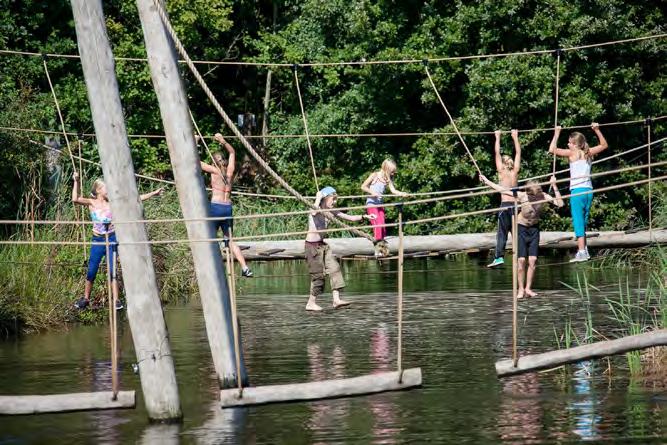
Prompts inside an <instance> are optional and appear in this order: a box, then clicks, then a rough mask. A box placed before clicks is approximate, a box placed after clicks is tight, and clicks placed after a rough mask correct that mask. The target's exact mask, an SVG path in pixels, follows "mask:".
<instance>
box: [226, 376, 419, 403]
mask: <svg viewBox="0 0 667 445" xmlns="http://www.w3.org/2000/svg"><path fill="white" fill-rule="evenodd" d="M398 379H399V373H398V371H392V372H383V373H379V374H369V375H364V376H360V377H352V378H349V379H338V380H324V381H319V382H309V383H296V384H288V385H270V386H257V387H249V388H244V389H243V396H242V397H240V398H239V390H238V389H225V390H222V391H220V404H221V405H222V407H223V408H230V407H234V406H248V405H263V404H267V403H281V402H298V401H306V400H319V399H333V398H338V397H349V396H359V395H364V394H374V393H378V392H385V391H399V390H403V389H409V388H416V387H419V386H421V384H422V372H421V368H411V369H405V370H404V371H403V379H402V381H401V382H399V381H398Z"/></svg>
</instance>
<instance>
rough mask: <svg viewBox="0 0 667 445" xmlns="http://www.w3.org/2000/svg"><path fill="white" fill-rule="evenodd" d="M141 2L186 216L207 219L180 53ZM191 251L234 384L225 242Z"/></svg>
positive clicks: (223, 380)
mask: <svg viewBox="0 0 667 445" xmlns="http://www.w3.org/2000/svg"><path fill="white" fill-rule="evenodd" d="M137 7H138V8H139V17H140V19H141V26H142V28H143V32H144V40H145V42H146V52H147V54H148V64H149V65H150V69H151V77H152V79H153V86H154V88H155V92H156V93H157V98H158V101H159V103H160V114H161V116H162V121H163V123H164V131H165V134H166V136H167V147H168V148H169V156H170V158H171V166H172V169H173V172H174V178H175V179H176V189H177V191H178V197H179V200H180V204H181V209H182V211H183V217H184V218H186V219H190V220H193V219H200V218H206V217H208V207H209V203H208V197H207V195H206V189H205V187H204V182H203V180H202V175H201V169H200V165H199V155H198V153H197V148H196V146H195V139H194V134H193V129H192V123H191V121H190V116H189V108H188V102H187V96H186V94H185V89H184V88H183V84H182V81H181V76H180V73H179V71H178V63H177V59H176V53H175V51H174V48H173V44H172V41H171V39H170V38H169V35H168V34H167V32H166V30H165V28H164V25H163V24H162V21H161V20H160V16H159V14H158V12H157V10H156V8H155V5H154V4H153V2H152V0H137ZM186 229H187V232H188V237H189V238H190V239H192V240H196V239H210V238H215V232H214V229H213V225H212V224H211V223H210V222H209V221H189V222H187V223H186ZM190 250H191V251H192V257H193V259H194V265H195V272H196V275H197V282H198V284H199V294H200V297H201V302H202V307H203V310H204V318H205V321H206V332H207V335H208V341H209V344H210V347H211V354H212V356H213V364H214V366H215V370H216V372H217V375H218V380H219V383H220V386H221V387H222V388H228V387H234V386H236V384H237V382H236V369H235V362H236V357H235V354H234V342H233V334H232V316H231V307H230V299H229V289H228V288H227V283H226V281H225V271H224V267H223V262H222V254H221V253H220V247H219V245H218V243H214V242H211V243H202V242H192V243H190ZM241 359H242V357H241ZM241 368H242V370H241V372H242V380H246V378H245V367H244V366H243V364H242V365H241Z"/></svg>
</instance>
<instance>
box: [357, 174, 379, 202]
mask: <svg viewBox="0 0 667 445" xmlns="http://www.w3.org/2000/svg"><path fill="white" fill-rule="evenodd" d="M375 175H376V173H375V172H373V173H371V174H370V175H368V178H366V180H365V181H364V183H363V184H361V190H363V191H364V192H366V193H368V194H369V195H372V196H375V197H377V198H379V197H380V195H378V194H377V193H375V192H374V191H373V190H371V188H370V185H371V182H373V179H375Z"/></svg>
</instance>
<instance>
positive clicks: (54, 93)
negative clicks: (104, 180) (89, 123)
mask: <svg viewBox="0 0 667 445" xmlns="http://www.w3.org/2000/svg"><path fill="white" fill-rule="evenodd" d="M42 63H43V64H44V73H45V74H46V80H47V81H48V82H49V88H51V95H52V96H53V102H54V103H55V104H56V111H57V112H58V119H59V120H60V129H61V130H62V132H63V136H64V137H65V144H66V145H67V153H68V154H69V160H70V162H71V163H72V169H74V170H76V164H75V163H74V156H73V155H72V147H71V146H70V143H69V138H68V137H67V131H66V130H65V120H64V119H63V114H62V112H61V111H60V104H59V103H58V97H57V96H56V90H55V89H54V88H53V83H51V76H50V75H49V68H48V66H47V65H46V56H43V57H42Z"/></svg>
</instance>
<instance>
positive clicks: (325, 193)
mask: <svg viewBox="0 0 667 445" xmlns="http://www.w3.org/2000/svg"><path fill="white" fill-rule="evenodd" d="M320 194H321V195H322V198H326V197H327V196H331V195H335V194H336V189H335V188H333V187H324V188H323V189H322V190H320Z"/></svg>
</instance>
